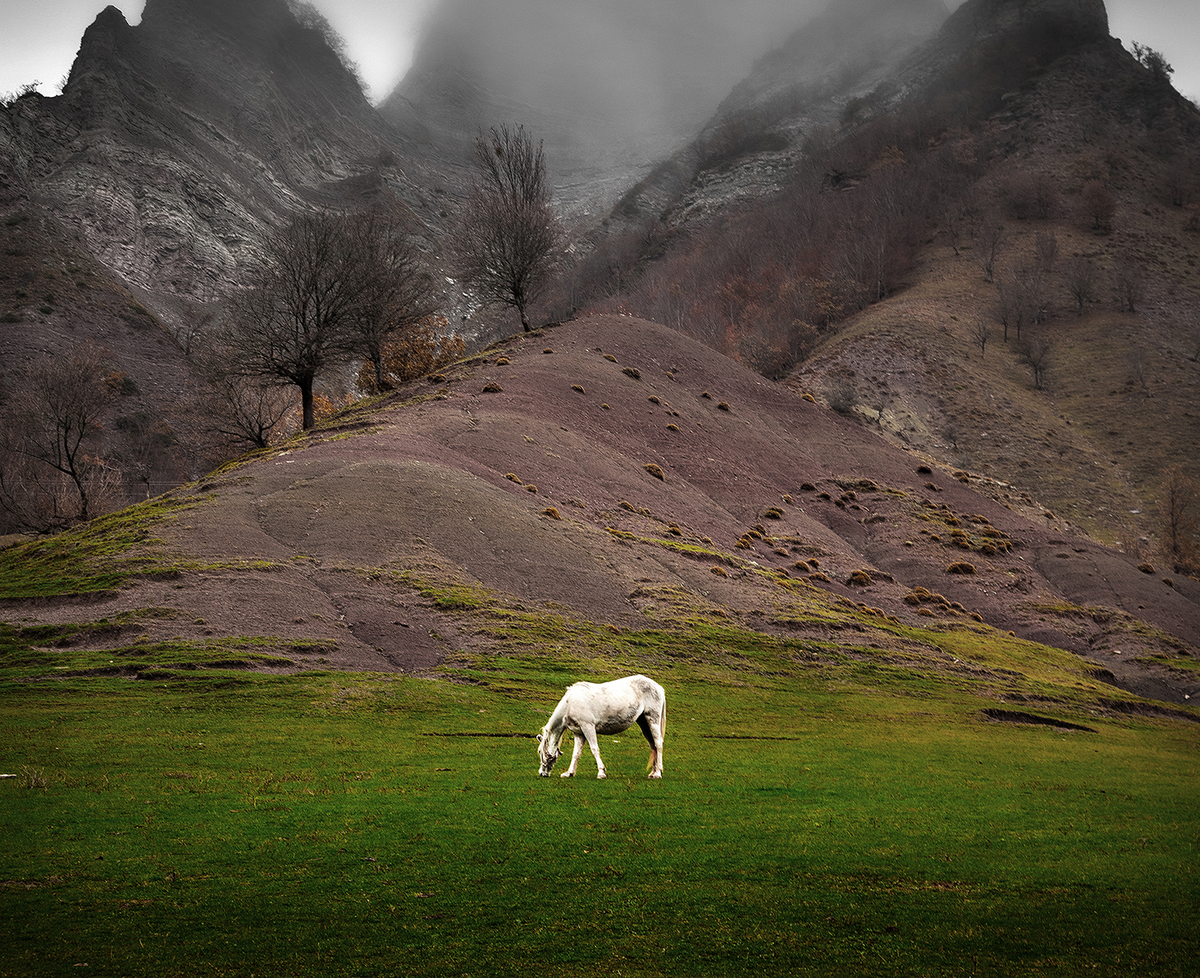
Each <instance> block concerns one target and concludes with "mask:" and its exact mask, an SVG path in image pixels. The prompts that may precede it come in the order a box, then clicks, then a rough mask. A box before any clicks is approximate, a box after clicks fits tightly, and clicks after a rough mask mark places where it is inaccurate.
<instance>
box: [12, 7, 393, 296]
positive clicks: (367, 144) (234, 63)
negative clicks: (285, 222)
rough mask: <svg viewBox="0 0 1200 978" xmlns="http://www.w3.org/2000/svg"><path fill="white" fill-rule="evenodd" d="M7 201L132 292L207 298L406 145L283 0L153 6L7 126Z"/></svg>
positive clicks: (114, 25) (112, 19)
mask: <svg viewBox="0 0 1200 978" xmlns="http://www.w3.org/2000/svg"><path fill="white" fill-rule="evenodd" d="M0 126H2V129H0V133H2V134H3V144H2V149H3V153H4V156H3V164H4V166H3V168H4V170H5V171H6V174H7V175H8V181H7V182H8V188H7V195H8V204H9V206H10V207H11V206H13V205H14V204H17V203H19V202H20V201H22V200H25V201H28V202H30V203H32V204H36V205H39V206H42V207H44V208H46V209H47V210H48V211H49V212H50V213H52V214H54V216H55V217H56V218H58V219H59V220H61V221H63V222H64V223H65V224H67V225H68V226H70V227H72V228H73V229H77V230H78V232H79V234H80V235H81V236H82V239H83V243H84V245H85V246H86V247H87V248H88V249H89V250H90V251H91V252H92V254H94V255H95V257H96V258H97V259H98V260H99V261H100V262H101V263H102V264H103V265H105V266H107V267H108V268H111V269H112V270H114V271H115V272H116V273H117V274H119V275H120V276H121V277H122V278H123V279H124V280H125V281H126V282H127V283H128V284H129V285H131V286H133V287H135V288H138V289H142V290H145V291H146V292H147V293H150V294H153V295H161V296H164V297H168V296H170V297H180V298H187V299H193V300H200V301H203V300H206V299H209V298H211V297H213V296H214V295H217V294H220V293H221V292H222V291H223V290H224V289H225V288H226V287H227V286H228V284H229V283H230V282H231V281H235V282H236V281H237V279H238V277H239V275H240V274H241V272H242V270H243V269H244V268H245V266H246V264H247V260H248V258H249V257H250V256H251V255H252V253H253V249H254V247H255V243H256V241H257V240H258V238H259V237H260V235H261V232H262V229H263V227H264V226H267V225H269V224H270V223H272V222H274V221H276V220H278V217H279V215H280V214H282V213H285V212H287V211H288V210H291V209H295V208H296V207H298V206H300V205H301V204H302V203H303V202H305V201H306V200H307V201H311V200H313V199H314V198H316V197H317V196H319V195H320V194H322V193H323V192H328V189H329V188H330V187H331V186H335V185H337V184H338V183H339V182H340V181H345V180H348V179H350V178H354V177H364V176H366V175H372V174H373V175H374V176H375V178H376V179H379V175H380V171H379V170H378V169H377V165H378V164H379V162H380V160H383V159H386V158H387V157H388V154H389V153H391V152H392V151H393V149H392V148H393V147H394V146H395V145H396V144H397V143H398V142H400V137H399V136H398V134H397V133H395V132H393V131H392V130H390V129H389V128H388V127H387V126H386V125H385V124H384V123H383V122H382V121H381V120H380V118H379V117H378V115H377V114H376V113H375V112H374V111H373V109H372V108H371V106H370V105H369V104H368V102H367V101H366V98H365V97H364V96H363V93H362V89H361V87H360V86H359V84H358V82H357V80H356V79H355V78H354V76H353V74H352V73H351V72H350V70H349V69H348V68H347V67H346V66H345V65H344V64H343V63H342V61H341V60H340V59H339V58H338V56H337V54H336V53H335V52H334V51H333V50H332V49H331V48H330V46H329V44H328V42H327V40H326V37H325V35H324V34H323V32H322V30H321V29H320V28H319V27H316V26H304V25H302V24H301V23H300V22H299V21H298V20H297V19H296V17H295V16H294V15H293V13H292V11H291V9H290V8H289V6H288V4H287V3H286V2H285V0H255V2H251V3H241V2H230V0H187V2H184V0H150V2H149V3H147V4H146V8H145V12H144V15H143V18H142V22H141V23H140V24H139V25H138V26H136V27H132V26H130V25H129V24H128V23H127V22H126V21H125V18H124V16H123V15H122V14H121V12H120V11H119V10H117V9H116V8H115V7H109V8H107V9H105V10H104V11H103V12H102V13H101V14H100V15H99V16H98V17H97V18H96V20H95V22H94V23H93V24H92V25H91V26H90V27H89V28H88V30H87V32H86V33H85V34H84V37H83V40H82V42H81V44H80V49H79V54H78V56H77V58H76V60H75V63H74V65H73V67H72V69H71V73H70V76H69V78H68V80H67V84H66V87H65V88H64V90H63V94H62V95H61V96H58V97H56V98H41V97H37V96H32V97H26V98H23V99H19V100H17V102H15V103H14V104H13V105H12V106H10V107H9V108H8V110H7V111H6V112H5V113H4V115H3V118H2V119H0Z"/></svg>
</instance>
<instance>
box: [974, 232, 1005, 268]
mask: <svg viewBox="0 0 1200 978" xmlns="http://www.w3.org/2000/svg"><path fill="white" fill-rule="evenodd" d="M1003 241H1004V225H1002V224H997V223H996V222H995V221H988V222H987V223H985V224H984V225H983V227H982V228H981V229H980V231H979V264H980V267H982V268H983V278H984V280H985V281H987V282H991V281H993V279H994V278H995V272H996V256H997V255H998V254H999V253H1000V245H1001V244H1002V243H1003Z"/></svg>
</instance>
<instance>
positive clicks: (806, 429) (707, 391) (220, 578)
mask: <svg viewBox="0 0 1200 978" xmlns="http://www.w3.org/2000/svg"><path fill="white" fill-rule="evenodd" d="M172 498H173V500H174V502H176V503H180V504H183V505H185V506H188V507H189V508H187V509H185V510H183V511H182V512H181V513H180V515H179V516H178V517H177V518H176V519H175V520H174V521H172V522H170V523H168V524H165V525H164V526H162V527H161V528H159V530H157V531H156V536H160V537H161V538H162V540H163V543H164V546H165V549H166V552H167V554H169V555H170V560H171V561H172V562H174V563H175V565H176V566H179V567H183V568H194V569H193V570H187V569H184V570H181V571H178V572H173V573H172V574H171V575H169V576H168V577H165V578H164V577H163V576H161V575H160V576H153V575H152V576H150V577H144V578H137V579H135V580H134V581H133V582H131V584H130V585H129V586H128V587H126V588H125V589H123V590H121V591H119V592H114V593H111V594H109V595H107V596H104V597H102V598H101V599H100V600H99V601H98V602H97V603H94V604H92V605H90V606H88V607H85V608H82V609H81V608H80V607H79V606H78V605H76V604H73V603H69V602H68V603H65V604H63V605H59V606H47V605H46V603H45V602H42V603H41V604H40V605H39V606H38V607H36V608H33V607H30V608H28V609H24V608H21V607H20V606H19V605H11V603H10V605H11V606H10V608H9V609H8V610H9V613H10V614H25V613H28V614H31V615H33V616H34V617H36V618H37V619H38V620H42V621H68V620H76V619H77V618H78V617H79V616H80V615H83V616H86V617H87V618H88V619H89V620H94V619H95V618H98V617H101V616H104V617H106V618H118V617H119V616H121V615H122V614H123V613H124V612H128V611H131V610H133V609H137V608H157V609H160V612H159V615H158V616H159V617H161V618H162V619H163V620H162V621H157V622H156V621H154V620H153V619H154V618H155V616H145V618H146V619H147V620H146V622H145V628H146V629H147V633H148V634H149V635H150V636H154V635H156V634H158V633H159V632H163V633H164V634H166V633H167V632H169V633H170V634H181V633H182V634H184V636H185V637H187V636H189V635H191V633H192V632H194V633H195V636H196V637H199V636H203V635H213V634H216V635H224V634H230V635H272V636H275V637H276V639H275V640H276V641H277V642H278V643H280V644H281V645H283V646H285V647H287V646H288V645H289V644H294V645H296V646H297V647H307V646H306V645H305V643H310V644H311V643H317V644H318V645H320V647H321V648H323V649H324V651H323V652H322V655H323V656H325V661H326V662H328V663H329V664H333V665H338V666H342V667H352V668H369V669H391V668H421V667H425V666H428V665H430V664H433V663H435V662H437V661H440V660H441V658H443V657H445V656H447V655H454V654H458V653H462V652H467V651H469V650H470V649H471V647H472V646H473V644H474V643H475V642H477V641H479V637H478V636H477V635H476V634H475V631H474V628H475V627H478V626H469V625H468V624H467V623H466V622H465V620H464V619H463V618H462V617H461V616H459V615H456V614H455V612H454V607H455V606H456V602H455V601H452V600H433V598H432V597H431V595H432V594H433V593H434V592H436V591H439V590H440V591H448V592H450V593H454V592H460V593H462V594H464V595H468V594H476V595H477V594H479V592H480V589H485V590H486V591H487V592H488V593H489V594H492V595H495V596H498V597H497V599H498V600H499V601H500V602H501V605H502V606H504V607H508V608H513V609H520V608H526V609H529V608H538V609H542V610H544V611H547V612H554V611H555V610H556V609H557V611H559V612H561V613H564V614H569V615H573V616H578V617H579V618H580V619H581V620H585V621H589V622H592V623H595V624H597V625H605V624H607V625H609V626H611V627H617V628H627V627H635V628H636V627H654V623H655V622H656V621H669V620H670V619H671V618H672V617H674V616H675V615H694V614H700V615H704V616H717V617H720V616H729V617H733V618H736V619H737V620H738V621H739V622H742V623H743V624H745V625H746V626H747V627H751V628H754V629H757V630H761V631H764V632H768V633H772V634H788V635H793V636H804V635H810V636H812V637H813V638H814V639H817V640H821V641H833V642H837V641H840V640H841V637H845V638H846V639H847V640H853V641H855V642H864V641H866V642H872V641H878V642H883V643H885V644H891V643H895V642H901V643H902V644H903V643H908V642H910V641H923V640H921V639H919V638H916V637H914V635H915V633H909V632H905V633H904V635H905V636H907V637H904V638H901V637H900V633H899V632H892V633H890V634H889V635H887V636H885V635H883V634H882V633H881V634H879V635H878V636H876V637H875V638H872V637H871V636H872V635H873V634H874V630H875V628H876V627H879V628H884V627H886V628H887V629H896V628H900V629H901V630H902V629H903V628H918V629H919V628H923V627H926V626H927V627H929V628H932V629H935V630H943V631H946V632H947V633H956V632H963V631H964V630H965V631H966V632H969V631H970V630H971V629H976V628H991V627H995V628H999V629H1002V630H1009V629H1012V630H1014V631H1015V632H1017V634H1019V635H1022V636H1025V637H1028V638H1034V639H1037V640H1039V641H1043V642H1050V643H1053V644H1056V645H1059V646H1061V647H1063V648H1067V649H1070V650H1073V651H1075V652H1077V653H1080V654H1081V655H1082V656H1083V658H1082V659H1081V661H1080V668H1081V670H1082V673H1083V674H1086V673H1087V672H1088V671H1089V670H1095V669H1107V670H1109V671H1110V673H1111V678H1110V679H1109V680H1108V681H1110V682H1116V683H1119V684H1123V685H1126V686H1127V687H1129V688H1131V689H1134V690H1137V691H1140V692H1144V693H1149V694H1150V695H1154V696H1157V697H1159V698H1166V699H1174V700H1178V701H1182V697H1183V696H1184V695H1185V694H1189V693H1193V692H1195V691H1196V690H1195V689H1194V688H1193V687H1194V686H1195V685H1196V684H1195V683H1194V682H1192V681H1191V680H1188V679H1186V678H1180V674H1174V673H1172V672H1171V671H1170V670H1169V669H1168V668H1166V667H1165V666H1163V665H1156V666H1147V665H1144V664H1139V663H1138V662H1135V661H1133V660H1135V659H1136V658H1138V656H1137V655H1135V654H1134V653H1139V654H1140V653H1144V654H1153V655H1156V656H1159V657H1161V658H1160V660H1159V661H1160V662H1164V663H1165V662H1167V661H1169V660H1173V659H1176V658H1178V657H1179V656H1181V655H1183V656H1186V655H1187V654H1188V653H1187V649H1188V648H1189V647H1194V646H1195V645H1196V643H1197V642H1200V624H1198V623H1200V616H1198V615H1197V613H1196V611H1197V603H1198V602H1200V585H1196V584H1195V582H1190V581H1182V582H1180V583H1179V585H1178V586H1176V587H1168V586H1166V585H1164V584H1163V583H1162V582H1161V581H1160V580H1158V579H1157V578H1150V577H1148V576H1147V575H1145V574H1143V573H1142V572H1140V571H1139V570H1138V569H1137V567H1136V566H1134V564H1133V563H1132V562H1131V561H1130V560H1129V559H1128V558H1126V557H1123V556H1122V555H1120V554H1116V553H1113V552H1111V551H1108V550H1105V549H1104V548H1102V547H1099V546H1097V545H1096V544H1094V543H1092V542H1090V541H1086V540H1082V539H1079V538H1076V537H1073V536H1071V535H1070V534H1069V533H1068V532H1066V531H1065V530H1064V528H1063V527H1062V525H1061V524H1060V523H1059V522H1058V521H1057V520H1056V519H1055V518H1054V517H1053V516H1052V515H1050V514H1048V513H1045V512H1044V511H1042V510H1040V509H1039V508H1038V507H1037V506H1036V505H1035V504H1034V503H1033V502H1032V500H1030V499H1028V497H1023V496H1022V495H1021V494H1020V493H1019V492H1017V491H1015V490H1013V489H1012V488H1011V487H1008V486H1004V485H1001V484H997V483H993V482H989V481H988V480H981V479H979V478H977V477H968V476H966V475H965V474H962V473H954V472H950V471H946V470H940V469H936V470H935V469H934V468H933V467H932V466H930V465H928V463H924V462H922V460H921V459H920V458H918V457H915V456H913V455H911V454H909V453H907V452H904V451H901V450H899V449H897V448H894V447H892V446H890V445H888V444H887V443H886V442H884V441H883V440H881V439H880V438H878V437H877V436H875V435H873V434H870V433H868V432H864V431H863V430H862V429H861V428H859V427H858V426H856V425H854V424H852V423H850V422H848V421H846V420H845V419H842V418H840V417H839V416H838V415H836V414H835V413H834V412H831V411H829V410H827V409H825V408H821V407H819V406H818V405H816V404H815V403H813V402H811V401H810V400H808V399H806V398H805V397H803V396H802V395H801V394H800V393H798V392H795V391H791V390H788V389H787V388H785V387H782V386H780V385H778V384H773V383H770V382H768V381H766V380H764V379H763V378H761V377H759V376H758V375H756V374H754V373H753V372H751V371H749V370H746V369H745V368H742V367H740V366H738V365H737V364H735V363H733V362H732V361H730V360H728V359H727V358H724V357H722V356H720V355H718V354H715V353H713V352H712V351H711V350H708V349H707V348H705V347H703V346H701V345H699V344H697V343H694V342H692V341H689V340H687V339H685V338H684V337H682V336H681V335H680V334H679V333H677V332H674V331H671V330H669V329H666V328H665V327H661V326H657V325H655V324H652V323H648V322H644V321H641V320H637V319H634V318H631V317H622V316H612V317H598V318H594V319H585V320H580V321H577V322H573V323H570V324H566V325H564V326H561V327H555V328H548V329H545V330H539V331H537V332H536V333H534V334H529V335H519V336H514V337H512V338H511V339H510V340H508V341H506V342H504V343H501V344H498V345H497V346H496V347H494V348H493V349H491V350H489V351H486V352H485V353H484V354H482V355H480V356H478V357H475V358H472V359H470V360H467V361H464V362H463V363H460V364H457V365H455V366H454V367H452V368H451V369H449V370H448V371H447V372H446V374H445V376H439V377H434V378H431V379H428V380H423V381H420V382H418V383H416V384H415V385H412V386H411V387H409V388H408V389H406V390H404V391H401V392H398V393H397V394H396V395H395V396H394V397H392V398H391V399H390V400H389V401H388V402H386V403H383V404H380V405H377V406H374V407H371V408H366V409H363V410H360V411H359V412H356V413H354V414H352V415H350V416H346V417H343V418H342V419H340V420H339V421H338V422H337V423H335V424H334V425H333V426H332V427H329V428H327V429H325V430H323V431H317V432H314V433H313V434H312V435H311V436H309V437H307V438H305V439H303V440H300V441H297V442H294V443H291V444H289V445H286V446H281V447H280V448H278V449H276V450H271V451H267V452H264V453H261V454H259V455H258V456H257V457H256V458H252V459H247V460H245V461H244V462H243V463H242V464H240V465H238V466H236V467H232V468H230V469H228V470H226V471H224V472H222V473H218V474H216V475H214V476H213V477H211V478H209V479H207V480H205V481H204V482H202V483H200V484H198V485H194V486H191V487H189V488H186V489H184V490H181V491H180V492H179V493H177V494H174V495H173V497H172ZM968 565H969V570H968ZM463 600H467V599H466V598H464V599H463ZM474 600H475V599H470V601H474ZM831 602H832V605H831ZM833 606H836V607H837V608H841V609H842V611H840V612H837V613H836V614H835V613H831V612H830V610H829V609H830V608H831V607H833ZM171 609H174V610H171ZM871 609H874V610H871ZM847 614H849V615H852V616H860V617H861V616H866V617H865V618H861V620H860V617H853V623H852V624H848V620H843V616H844V615H847ZM872 616H875V617H872ZM880 616H882V617H880ZM872 622H874V623H875V624H874V625H873V624H871V623H872ZM189 623H191V624H189ZM985 623H986V624H985ZM139 627H141V626H139ZM847 629H848V630H849V631H847ZM302 661H303V660H302V658H301V659H299V660H297V662H298V664H299V663H300V662H302ZM1106 675H1108V674H1107V673H1106Z"/></svg>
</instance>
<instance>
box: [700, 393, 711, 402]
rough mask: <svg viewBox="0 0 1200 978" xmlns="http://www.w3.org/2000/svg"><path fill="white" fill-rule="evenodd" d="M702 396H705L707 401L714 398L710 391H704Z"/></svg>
mask: <svg viewBox="0 0 1200 978" xmlns="http://www.w3.org/2000/svg"><path fill="white" fill-rule="evenodd" d="M700 396H701V397H702V398H704V399H705V400H706V401H711V400H712V395H711V394H710V393H709V392H708V391H704V393H702V394H701V395H700Z"/></svg>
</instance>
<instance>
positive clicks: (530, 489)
mask: <svg viewBox="0 0 1200 978" xmlns="http://www.w3.org/2000/svg"><path fill="white" fill-rule="evenodd" d="M525 491H526V492H532V493H533V494H534V495H535V496H536V495H537V486H535V485H533V484H532V483H531V484H530V485H527V486H526V487H525Z"/></svg>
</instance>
